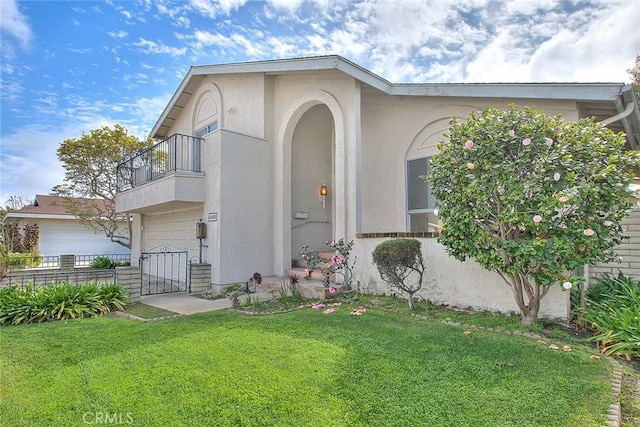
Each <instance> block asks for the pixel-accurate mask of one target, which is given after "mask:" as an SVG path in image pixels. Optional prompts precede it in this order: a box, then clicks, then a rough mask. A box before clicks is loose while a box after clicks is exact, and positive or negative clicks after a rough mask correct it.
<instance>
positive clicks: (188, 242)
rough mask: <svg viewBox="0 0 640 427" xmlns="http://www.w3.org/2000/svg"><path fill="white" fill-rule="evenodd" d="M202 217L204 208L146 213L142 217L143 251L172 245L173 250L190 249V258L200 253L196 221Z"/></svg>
mask: <svg viewBox="0 0 640 427" xmlns="http://www.w3.org/2000/svg"><path fill="white" fill-rule="evenodd" d="M200 218H202V209H192V210H187V211H180V212H172V213H168V214H161V215H145V216H144V217H143V219H142V225H143V227H144V229H143V230H144V231H143V236H144V237H143V243H142V251H143V252H149V251H153V250H158V249H159V248H164V247H167V246H171V247H172V248H169V249H172V250H185V249H187V250H188V251H189V258H191V257H193V256H196V255H197V254H198V239H196V223H197V222H198V221H199V220H200Z"/></svg>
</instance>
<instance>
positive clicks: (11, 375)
mask: <svg viewBox="0 0 640 427" xmlns="http://www.w3.org/2000/svg"><path fill="white" fill-rule="evenodd" d="M349 311H350V307H348V306H345V305H343V306H341V307H339V311H338V312H337V313H334V314H331V315H326V314H323V313H322V311H321V310H312V309H304V310H299V311H294V312H291V313H285V314H281V315H278V316H257V317H256V316H254V317H245V316H241V315H238V314H233V313H230V312H226V311H222V312H212V313H203V314H197V315H192V316H186V317H181V318H176V319H172V320H167V321H163V322H153V323H139V322H133V321H130V320H127V319H121V318H113V317H101V318H94V319H85V320H69V321H62V322H52V323H44V324H39V325H25V326H19V327H6V328H3V329H2V334H1V340H2V341H1V344H2V345H0V371H1V372H2V376H1V378H0V396H1V397H0V425H7V426H8V425H11V426H31V425H38V426H57V425H65V426H74V425H79V426H80V425H83V416H84V417H85V421H86V417H87V415H86V414H90V415H89V417H92V416H95V414H109V415H110V416H114V414H116V415H119V416H120V417H121V419H122V420H123V422H126V421H128V420H129V419H131V420H132V422H133V423H132V425H142V426H144V425H148V426H158V425H162V426H180V425H192V426H198V425H202V426H211V425H216V426H240V425H242V426H315V425H325V426H369V425H376V426H407V425H411V426H420V425H425V426H438V425H447V426H448V425H455V426H496V425H500V426H508V425H512V426H516V425H517V426H520V425H527V426H557V425H563V426H596V425H597V426H601V425H604V424H605V422H606V420H605V415H606V413H607V406H608V404H609V403H611V399H612V395H611V391H610V383H609V381H608V378H609V375H610V371H611V369H612V366H611V364H610V363H609V362H608V360H607V359H605V358H602V359H600V360H592V359H590V357H589V356H590V355H591V352H590V351H589V350H588V349H586V348H585V349H582V348H576V349H574V351H573V352H567V353H565V352H558V351H551V350H549V349H548V348H547V347H546V346H543V345H541V344H538V343H536V342H535V340H530V339H526V338H522V337H515V336H505V335H501V334H495V333H490V332H486V331H477V332H473V333H471V334H468V335H465V334H464V333H463V332H464V328H457V327H450V326H445V325H442V324H441V323H440V322H435V321H425V320H419V319H415V318H408V317H403V316H397V315H394V314H391V313H388V312H383V311H377V310H369V311H367V312H366V313H365V314H364V315H362V316H359V317H354V316H350V315H349ZM511 365H512V366H511ZM128 417H130V418H128ZM89 420H91V418H89Z"/></svg>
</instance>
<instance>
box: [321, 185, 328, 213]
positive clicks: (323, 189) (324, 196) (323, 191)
mask: <svg viewBox="0 0 640 427" xmlns="http://www.w3.org/2000/svg"><path fill="white" fill-rule="evenodd" d="M328 192H329V191H328V190H327V186H326V185H325V184H322V187H320V203H322V209H324V207H325V204H326V202H327V193H328Z"/></svg>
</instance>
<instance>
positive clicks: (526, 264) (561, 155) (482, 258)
mask: <svg viewBox="0 0 640 427" xmlns="http://www.w3.org/2000/svg"><path fill="white" fill-rule="evenodd" d="M446 136H448V138H449V139H448V141H445V142H442V143H441V144H440V145H439V149H440V154H438V155H436V156H434V157H433V159H432V166H433V169H432V174H431V175H430V176H429V177H425V179H427V180H428V181H430V183H431V185H432V187H433V195H434V196H435V198H436V199H437V206H438V209H439V218H440V220H441V221H442V223H443V229H442V233H441V235H440V237H439V239H438V240H439V242H441V243H443V244H444V245H445V246H446V247H447V251H448V253H449V254H450V255H452V256H454V257H455V258H457V259H458V260H460V261H464V260H465V259H467V258H473V259H475V260H476V261H477V262H478V264H480V265H481V266H482V267H484V268H486V269H488V270H492V271H495V272H497V273H498V274H499V275H500V277H501V278H502V279H503V280H504V283H505V284H506V285H507V286H508V287H509V288H511V291H512V292H513V295H514V297H515V301H516V304H517V305H518V307H519V309H520V313H521V316H522V321H523V323H524V324H525V325H530V324H531V323H533V322H535V321H536V320H537V317H538V311H539V309H540V301H541V300H542V298H543V297H544V296H545V295H546V294H547V292H548V291H549V289H550V287H551V286H552V285H554V284H560V283H562V286H563V288H564V289H569V288H571V286H572V283H574V282H575V279H573V278H570V277H569V273H568V272H569V271H571V270H573V269H575V268H577V267H581V266H584V265H585V264H593V263H595V262H598V261H600V262H610V261H613V260H614V259H615V253H614V251H613V250H612V249H613V247H614V246H616V245H617V244H619V243H620V242H621V241H622V239H623V230H622V227H621V225H620V221H621V220H622V219H623V218H624V217H625V216H626V215H627V211H628V209H629V208H630V206H631V205H630V202H629V195H630V190H629V184H630V182H631V180H632V178H633V173H632V172H631V170H632V167H633V166H634V165H637V163H638V156H637V154H636V153H632V152H625V151H623V146H624V142H625V137H624V135H622V134H615V133H613V132H612V131H610V130H608V129H606V128H605V127H604V126H602V125H600V124H598V123H596V122H595V121H594V120H593V119H582V120H579V121H576V122H565V121H563V120H562V118H561V117H559V116H557V117H550V116H547V115H545V114H544V113H543V112H542V111H535V110H532V109H530V108H525V109H521V110H520V109H517V108H515V107H514V106H511V107H510V108H509V109H508V110H506V111H499V110H496V109H494V108H487V109H485V110H484V111H482V112H481V113H472V114H471V115H470V116H469V117H468V118H467V120H465V121H460V120H458V119H456V118H454V119H452V120H451V125H450V128H449V133H448V135H446Z"/></svg>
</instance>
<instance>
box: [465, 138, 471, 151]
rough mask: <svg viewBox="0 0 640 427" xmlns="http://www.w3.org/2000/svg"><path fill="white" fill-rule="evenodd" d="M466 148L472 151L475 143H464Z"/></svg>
mask: <svg viewBox="0 0 640 427" xmlns="http://www.w3.org/2000/svg"><path fill="white" fill-rule="evenodd" d="M464 146H465V147H467V148H469V149H471V148H473V141H472V140H470V139H469V140H467V142H465V143H464Z"/></svg>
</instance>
